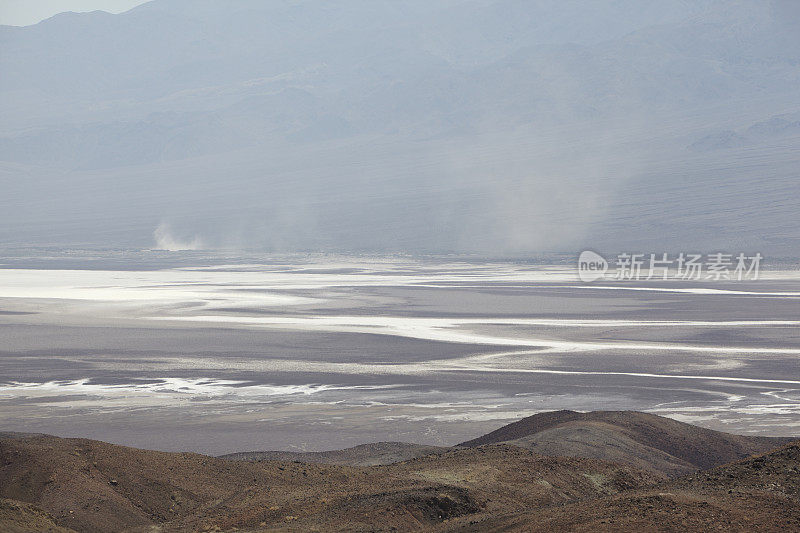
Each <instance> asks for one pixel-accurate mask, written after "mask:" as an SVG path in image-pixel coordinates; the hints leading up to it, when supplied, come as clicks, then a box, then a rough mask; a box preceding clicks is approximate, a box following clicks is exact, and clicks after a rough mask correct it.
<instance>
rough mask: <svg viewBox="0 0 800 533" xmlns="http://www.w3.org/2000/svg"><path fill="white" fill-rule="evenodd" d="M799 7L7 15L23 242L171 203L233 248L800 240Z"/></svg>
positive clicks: (776, 246)
mask: <svg viewBox="0 0 800 533" xmlns="http://www.w3.org/2000/svg"><path fill="white" fill-rule="evenodd" d="M798 28H800V9H798V7H797V2H793V1H790V0H738V1H736V2H724V1H719V0H694V1H687V0H662V1H660V2H642V1H641V0H602V1H601V0H597V1H595V2H585V1H578V0H562V1H554V0H439V1H437V2H426V1H423V0H407V1H403V2H393V1H388V0H380V1H378V0H342V1H337V2H319V1H313V0H297V1H270V2H265V1H256V0H236V1H229V2H218V1H209V0H202V1H200V0H194V1H191V2H190V1H185V0H154V1H152V2H148V3H146V4H143V5H141V6H139V7H137V8H135V9H133V10H131V11H129V12H127V13H121V14H116V15H111V14H108V13H102V12H94V13H80V14H76V13H69V14H61V15H57V16H55V17H53V18H51V19H48V20H46V21H43V22H41V23H40V24H36V25H33V26H28V27H21V28H20V27H8V26H0V72H2V76H0V116H2V117H3V120H2V121H0V189H1V190H2V191H3V192H4V194H2V195H0V245H17V246H19V245H50V244H55V245H73V244H81V245H92V246H113V247H117V246H121V247H129V246H132V247H150V246H154V245H156V244H157V243H156V242H155V241H156V238H154V231H155V230H156V228H159V227H162V224H166V225H167V226H168V227H169V228H170V233H172V234H173V236H174V238H175V239H180V240H188V241H189V242H192V241H193V240H194V239H195V238H197V239H198V242H202V244H203V245H204V246H206V247H210V248H220V247H226V248H259V249H262V248H266V249H274V250H281V251H301V250H337V251H360V250H370V251H373V250H378V251H396V250H401V251H413V252H442V251H447V252H450V251H455V252H469V253H480V254H485V255H503V254H510V255H527V254H529V253H530V252H535V251H575V250H577V249H579V248H583V247H587V248H591V249H596V250H601V251H603V250H605V251H608V252H612V251H620V250H621V249H627V250H629V251H633V250H631V248H634V249H637V250H638V251H641V252H650V253H658V252H665V251H684V250H685V251H689V250H696V251H703V252H706V253H711V251H712V250H726V251H729V252H732V253H736V252H738V251H755V250H758V251H761V252H762V253H769V254H772V255H779V256H780V255H782V256H792V255H794V256H796V255H797V254H798V253H799V252H798V251H800V228H798V226H797V224H796V223H795V220H796V217H795V215H796V213H797V211H798V210H799V209H800V194H798V190H799V188H800V185H798V184H800V180H799V179H798V168H800V156H799V155H798V153H800V151H798V150H797V146H798V142H800V134H799V133H798V129H797V124H796V123H797V119H796V118H794V117H796V115H797V113H798V112H800V102H798V99H797V90H796V87H797V86H798V84H800V37H799V36H800V31H798ZM759 124H760V126H758V127H756V128H754V129H750V127H751V126H753V125H759ZM54 198H57V199H59V201H57V202H55V201H53V199H54Z"/></svg>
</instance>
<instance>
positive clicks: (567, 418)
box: [460, 411, 791, 476]
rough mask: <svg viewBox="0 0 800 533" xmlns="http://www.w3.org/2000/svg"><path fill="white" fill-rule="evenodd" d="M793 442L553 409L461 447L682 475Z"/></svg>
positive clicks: (645, 417)
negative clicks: (512, 448) (507, 448)
mask: <svg viewBox="0 0 800 533" xmlns="http://www.w3.org/2000/svg"><path fill="white" fill-rule="evenodd" d="M790 440H791V439H788V438H771V437H750V436H742V435H731V434H728V433H722V432H719V431H713V430H710V429H705V428H701V427H698V426H693V425H691V424H685V423H683V422H678V421H676V420H672V419H669V418H664V417H660V416H656V415H652V414H647V413H639V412H633V411H594V412H590V413H579V412H575V411H554V412H548V413H541V414H537V415H533V416H530V417H527V418H524V419H522V420H520V421H518V422H514V423H512V424H509V425H507V426H503V427H501V428H500V429H497V430H495V431H493V432H491V433H488V434H486V435H483V436H482V437H478V438H477V439H473V440H470V441H467V442H464V443H462V444H460V446H465V447H475V446H481V445H485V444H495V443H506V444H514V445H516V446H522V447H524V448H528V449H531V450H534V451H536V452H537V453H541V454H544V455H563V456H572V457H592V458H596V459H604V460H607V461H614V462H619V463H623V464H629V465H632V466H636V467H637V468H644V469H648V470H652V471H656V472H661V473H664V474H667V475H669V476H678V475H681V474H686V473H689V472H693V471H695V470H698V469H707V468H712V467H714V466H718V465H721V464H724V463H728V462H731V461H736V460H739V459H741V458H743V457H747V456H749V455H752V454H755V453H760V452H764V451H766V450H770V449H772V448H775V447H776V446H779V445H780V444H783V443H786V442H788V441H790Z"/></svg>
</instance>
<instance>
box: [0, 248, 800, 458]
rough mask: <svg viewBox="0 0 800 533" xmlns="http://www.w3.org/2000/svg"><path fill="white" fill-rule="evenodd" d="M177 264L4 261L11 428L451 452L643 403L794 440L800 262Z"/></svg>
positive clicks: (0, 330) (184, 445)
mask: <svg viewBox="0 0 800 533" xmlns="http://www.w3.org/2000/svg"><path fill="white" fill-rule="evenodd" d="M169 257H170V259H168V260H164V259H163V258H161V257H160V256H158V258H157V259H158V260H157V261H155V262H154V261H153V254H150V255H148V254H146V253H143V254H141V256H139V257H138V260H137V261H129V260H128V261H126V265H127V266H126V268H127V270H118V269H117V268H119V267H117V266H115V263H114V262H113V261H110V260H108V258H105V260H99V261H94V260H92V261H89V260H82V261H81V260H74V261H72V262H70V263H69V264H67V263H65V262H64V260H63V258H62V259H59V260H36V261H33V260H23V259H19V260H12V261H8V262H7V263H6V265H4V266H5V267H6V268H2V269H0V426H2V428H3V429H4V430H12V431H26V432H47V433H53V434H56V435H63V436H72V435H75V436H86V437H91V438H97V439H102V440H106V441H110V442H117V443H122V444H128V445H134V446H140V447H149V448H157V449H165V450H195V451H201V452H207V453H225V452H231V451H236V450H242V449H256V448H257V449H305V450H318V449H331V448H334V447H343V446H349V445H354V444H359V443H363V442H369V441H378V440H404V441H415V442H420V443H429V444H453V443H455V442H460V441H463V440H466V439H468V438H470V437H472V436H475V435H478V434H481V433H483V432H486V431H488V430H491V429H494V428H495V427H497V426H499V425H501V424H502V423H504V422H507V421H509V420H512V419H515V418H519V417H521V416H526V415H529V414H533V413H535V412H538V411H544V410H556V409H577V410H592V409H635V410H644V411H650V412H653V413H656V414H660V415H666V416H670V417H674V418H677V419H680V420H685V421H690V422H693V423H698V424H700V425H704V426H707V427H711V428H716V429H723V430H726V431H731V432H749V433H759V434H764V435H796V434H798V433H800V364H798V355H800V333H798V332H799V331H800V329H798V325H800V315H798V312H797V310H798V304H799V303H800V275H798V273H797V272H796V271H793V270H790V269H785V268H784V269H776V270H771V271H765V272H762V273H761V279H759V280H757V281H741V282H738V281H685V282H678V281H663V280H651V281H638V282H635V281H625V282H596V283H594V284H583V283H581V282H579V281H578V280H577V276H576V273H575V271H574V269H573V267H572V266H571V265H569V264H564V263H561V264H554V265H547V264H527V263H503V262H479V261H472V262H470V261H461V260H450V259H447V260H442V259H441V258H437V259H411V258H408V257H389V258H381V257H367V258H365V257H339V256H292V257H285V258H280V259H276V258H267V257H256V258H248V259H249V260H248V261H247V262H244V261H243V260H242V261H241V262H239V263H226V262H225V261H224V258H220V257H214V258H212V259H213V260H209V258H208V257H203V256H199V255H191V254H188V255H185V256H181V255H180V254H178V255H174V254H173V255H172V256H169ZM131 265H133V266H131ZM136 265H139V267H138V268H139V270H136V268H137V266H136Z"/></svg>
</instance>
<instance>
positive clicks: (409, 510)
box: [0, 411, 800, 533]
mask: <svg viewBox="0 0 800 533" xmlns="http://www.w3.org/2000/svg"><path fill="white" fill-rule="evenodd" d="M576 415H578V416H576ZM587 424H588V425H587ZM593 424H594V425H593ZM597 424H605V425H604V426H600V427H601V429H602V431H600V433H599V435H601V437H602V438H601V439H600V440H597V435H598V433H597V431H595V429H596V427H597ZM565 428H566V429H565ZM584 428H588V429H584ZM615 428H617V429H615ZM553 430H565V431H569V432H570V433H569V434H570V435H571V437H570V438H571V439H572V441H570V443H569V446H574V448H573V451H575V452H576V453H575V455H574V456H570V455H569V454H562V455H553V454H551V453H547V454H545V453H540V451H539V450H537V449H536V448H535V447H533V446H531V445H530V444H529V442H531V441H535V439H532V438H531V437H532V436H534V437H535V436H536V435H540V434H542V433H543V432H548V431H553ZM614 432H616V433H614ZM611 436H614V438H615V439H617V440H611V441H610V442H613V443H614V444H616V443H618V442H624V443H625V446H622V447H618V448H617V449H616V450H615V451H614V452H613V453H612V452H607V453H606V454H605V455H606V456H613V457H615V458H618V459H619V458H621V459H624V460H617V461H609V460H605V459H604V458H597V457H586V456H582V455H587V454H588V452H587V451H586V450H590V451H592V453H595V454H598V453H599V452H596V451H594V450H597V449H601V448H602V447H603V446H605V445H606V444H604V443H606V440H607V439H611ZM581 437H582V438H584V439H590V438H591V439H595V440H591V441H587V442H585V443H583V444H581V442H580V438H581ZM553 438H554V437H552V434H549V436H548V439H550V440H552V439H553ZM704 438H707V440H706V441H705V442H706V445H705V449H703V447H702V445H701V444H702V442H703V439H704ZM525 439H527V441H526V440H525ZM603 439H606V440H603ZM619 439H622V441H620V440H619ZM624 439H630V441H632V442H634V443H636V444H638V445H639V447H637V446H634V445H633V444H630V443H629V442H627V441H625V440H624ZM784 440H785V439H784ZM542 442H548V441H547V440H541V439H540V440H539V441H538V443H542ZM780 442H782V441H777V440H767V439H763V438H753V437H740V436H735V435H727V434H724V433H719V432H709V430H704V429H702V428H697V427H696V426H692V425H689V424H681V423H679V422H675V421H671V420H668V419H662V418H661V417H655V416H654V415H646V414H643V413H634V412H617V413H609V412H606V413H603V412H599V413H574V412H570V411H566V412H557V413H543V414H542V415H535V416H533V417H528V418H526V419H523V420H521V421H520V422H516V423H514V424H510V425H509V426H505V427H504V428H500V429H499V430H498V431H495V432H492V433H490V434H488V435H485V436H484V437H481V438H479V439H476V440H475V441H470V442H467V443H464V445H463V446H462V447H454V448H436V447H430V448H431V449H430V450H425V451H430V452H431V453H425V454H424V455H420V453H424V451H423V449H424V448H426V447H422V446H420V447H414V446H416V445H411V446H410V445H405V444H402V443H377V444H374V445H366V446H363V447H356V448H354V449H349V451H344V453H340V454H339V455H336V454H335V453H332V452H323V453H324V454H325V453H327V455H322V456H321V457H319V456H309V458H311V459H313V458H316V459H323V460H324V461H322V462H310V461H307V462H300V461H298V460H290V461H286V460H273V459H270V460H263V459H261V458H257V459H256V460H253V456H248V455H247V454H250V453H264V452H245V454H244V455H242V457H244V458H245V459H250V460H234V459H231V458H230V457H228V458H227V459H225V458H215V457H208V456H203V455H199V454H193V453H166V452H156V451H149V450H139V449H135V448H128V447H124V446H117V445H113V444H108V443H104V442H100V441H92V440H86V439H64V438H58V437H52V436H47V435H24V434H16V435H12V434H4V435H3V438H0V498H2V500H0V531H3V532H5V531H9V532H13V533H17V532H19V533H23V532H28V531H31V532H32V531H53V532H57V533H61V532H65V531H77V532H92V533H93V532H107V531H128V532H142V533H143V532H153V533H155V532H173V531H174V532H188V531H252V532H257V531H259V532H260V531H411V530H417V531H555V530H562V531H685V530H706V529H721V530H728V531H753V530H763V531H773V530H774V531H780V530H783V531H789V530H800V470H798V469H799V468H800V443H793V444H788V445H784V446H783V447H780V448H777V449H775V448H776V445H777V444H780ZM575 443H577V444H575ZM537 445H540V446H541V444H537ZM770 448H772V451H766V450H768V449H770ZM561 449H563V450H566V451H569V447H565V448H561ZM751 449H752V450H756V452H753V453H758V452H760V455H755V456H753V457H748V458H745V459H741V457H740V455H741V454H745V455H752V453H748V452H749V450H751ZM354 450H355V451H354ZM649 450H653V452H652V453H653V454H654V455H653V457H648V456H647V453H648V451H649ZM547 451H548V452H552V451H554V448H548V450H547ZM764 452H766V453H764ZM626 453H633V454H635V456H634V457H626V456H625V454H626ZM409 454H410V455H412V456H413V457H410V458H406V455H409ZM663 454H666V455H663ZM295 457H296V456H295ZM398 457H399V460H397V461H393V462H389V460H391V459H398ZM731 457H732V459H730V460H729V458H731ZM332 458H333V459H332ZM672 458H674V460H673V459H672ZM332 460H339V461H351V462H356V463H358V464H355V465H353V464H330V461H332ZM677 460H680V461H683V462H684V463H685V464H686V465H690V466H689V467H688V468H690V469H691V470H690V473H688V474H686V475H683V476H682V477H677V478H674V475H675V474H676V471H675V469H674V466H673V465H675V464H678V465H682V464H683V463H678V462H675V461H677ZM735 460H738V461H735ZM715 461H716V464H714V463H715ZM731 461H735V462H731ZM665 462H666V464H667V467H664V464H665ZM382 463H389V464H382ZM723 463H727V464H723ZM361 464H369V465H371V466H361ZM641 465H644V466H645V467H642V466H641ZM699 465H709V466H707V467H706V466H699ZM671 478H672V479H671Z"/></svg>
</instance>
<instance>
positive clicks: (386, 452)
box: [220, 442, 450, 466]
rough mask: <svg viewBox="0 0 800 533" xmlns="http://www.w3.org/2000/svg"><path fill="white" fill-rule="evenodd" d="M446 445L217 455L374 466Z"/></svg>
mask: <svg viewBox="0 0 800 533" xmlns="http://www.w3.org/2000/svg"><path fill="white" fill-rule="evenodd" d="M449 449H450V448H445V447H441V446H425V445H422V444H411V443H408V442H375V443H371V444H360V445H358V446H353V447H352V448H346V449H344V450H332V451H326V452H281V451H265V452H236V453H229V454H226V455H221V456H220V458H221V459H228V460H234V461H300V462H303V463H322V464H331V465H349V466H374V465H385V464H391V463H397V462H400V461H408V460H409V459H414V458H416V457H421V456H424V455H432V454H441V453H444V452H446V451H448V450H449Z"/></svg>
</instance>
